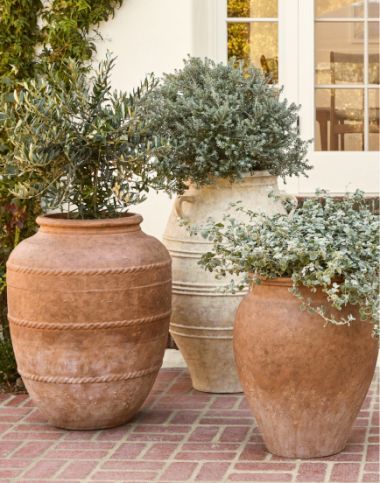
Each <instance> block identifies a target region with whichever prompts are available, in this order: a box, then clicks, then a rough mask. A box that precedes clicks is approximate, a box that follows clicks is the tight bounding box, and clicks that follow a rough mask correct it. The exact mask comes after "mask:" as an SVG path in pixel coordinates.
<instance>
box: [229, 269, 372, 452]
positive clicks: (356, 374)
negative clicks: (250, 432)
mask: <svg viewBox="0 0 380 483" xmlns="http://www.w3.org/2000/svg"><path fill="white" fill-rule="evenodd" d="M291 286H292V281H291V279H287V278H279V279H271V280H266V281H263V282H262V284H261V285H254V286H253V288H252V289H251V291H250V292H249V293H248V294H247V295H246V296H245V298H244V300H243V301H242V303H241V304H240V306H239V309H238V311H237V315H236V321H235V327H234V353H235V360H236V365H237V369H238V373H239V377H240V381H241V383H242V386H243V390H244V393H245V395H246V397H247V399H248V402H249V405H250V407H251V409H252V412H253V415H254V417H255V418H256V421H257V425H258V427H259V430H260V432H261V434H262V436H263V439H264V443H265V445H266V447H267V449H268V450H269V451H270V452H271V453H273V454H276V455H279V456H283V457H287V458H316V457H323V456H328V455H332V454H335V453H338V452H340V451H342V450H343V448H344V447H345V445H346V443H347V440H348V438H349V435H350V432H351V427H352V425H353V423H354V421H355V418H356V416H357V415H358V413H359V410H360V408H361V405H362V403H363V400H364V398H365V396H366V394H367V391H368V388H369V386H370V383H371V381H372V378H373V375H374V370H375V366H376V358H377V352H378V344H377V340H376V339H375V338H374V337H372V335H371V333H372V324H371V323H368V322H360V321H354V322H353V323H352V324H351V326H346V325H340V326H337V325H332V324H328V325H325V322H324V320H323V319H322V318H321V317H320V316H319V315H317V314H314V313H310V312H307V311H302V310H301V308H300V305H301V301H300V300H299V299H297V298H296V297H295V296H294V295H293V294H291V293H290V292H289V289H290V288H291ZM301 292H303V295H305V296H307V297H310V298H311V299H312V302H313V304H314V303H315V304H318V305H320V304H324V303H326V302H327V301H326V296H325V295H324V294H323V292H322V290H321V289H319V290H317V292H316V293H311V292H310V291H309V290H308V289H307V288H301ZM349 313H352V314H354V315H357V310H356V308H355V307H352V306H351V307H350V306H349V307H346V308H345V309H344V311H342V312H339V315H340V316H342V315H343V316H345V315H348V314H349ZM336 315H337V313H336ZM357 320H359V319H357Z"/></svg>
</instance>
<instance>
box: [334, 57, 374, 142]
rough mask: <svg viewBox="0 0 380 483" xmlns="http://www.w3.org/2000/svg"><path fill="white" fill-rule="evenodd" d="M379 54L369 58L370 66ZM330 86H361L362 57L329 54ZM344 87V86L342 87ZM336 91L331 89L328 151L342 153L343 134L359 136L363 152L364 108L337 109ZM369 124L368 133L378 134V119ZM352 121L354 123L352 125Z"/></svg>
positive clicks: (362, 79)
mask: <svg viewBox="0 0 380 483" xmlns="http://www.w3.org/2000/svg"><path fill="white" fill-rule="evenodd" d="M379 57H380V55H379V54H371V55H370V56H369V63H370V65H374V66H376V65H377V63H378V62H379ZM330 68H331V84H337V83H339V82H352V83H355V84H363V81H364V78H363V76H364V74H363V55H362V54H350V53H346V52H330ZM343 87H344V86H343ZM336 92H337V90H336V89H331V101H330V151H338V150H339V148H340V150H341V151H344V136H345V134H357V133H359V134H361V135H362V149H363V150H364V123H363V115H364V106H363V108H362V109H358V108H353V109H349V108H348V109H339V108H338V109H337V108H336ZM376 116H377V120H376V122H375V123H371V125H370V132H379V118H378V111H377V114H376ZM353 121H355V122H354V123H353ZM339 141H340V142H339Z"/></svg>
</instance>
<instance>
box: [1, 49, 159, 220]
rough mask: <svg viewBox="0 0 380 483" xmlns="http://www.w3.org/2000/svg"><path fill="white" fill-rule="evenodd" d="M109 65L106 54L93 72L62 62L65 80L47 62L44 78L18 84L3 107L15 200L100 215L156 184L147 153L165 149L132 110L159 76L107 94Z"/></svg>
mask: <svg viewBox="0 0 380 483" xmlns="http://www.w3.org/2000/svg"><path fill="white" fill-rule="evenodd" d="M113 64H114V61H113V59H111V58H107V60H105V61H104V62H101V63H100V65H99V69H98V70H97V71H96V72H95V73H94V75H93V76H91V75H90V74H88V73H87V72H86V71H85V70H84V69H83V68H82V66H81V64H80V63H78V62H75V61H66V75H65V78H64V79H62V76H61V75H60V74H59V73H58V74H57V73H56V71H55V69H54V66H50V68H48V70H47V72H46V74H45V75H44V76H39V77H37V79H33V80H31V81H29V82H24V83H22V84H21V89H19V90H18V91H15V93H14V102H9V103H7V104H5V107H6V111H5V112H4V113H2V116H3V118H4V119H5V126H6V130H7V137H8V141H9V143H10V145H11V148H12V149H11V150H10V152H9V156H8V159H7V161H6V167H7V168H8V170H7V172H6V176H8V177H9V178H10V179H15V178H16V179H18V180H19V182H18V183H17V185H16V186H15V193H16V194H17V196H18V197H19V198H24V199H25V198H27V199H32V198H38V199H40V198H41V197H43V202H44V207H45V209H61V211H66V212H68V213H69V214H70V216H71V217H79V218H103V217H113V216H117V215H118V214H119V213H120V212H123V211H125V210H126V209H127V208H128V207H129V206H130V205H133V204H136V203H139V202H141V201H143V200H144V198H145V195H144V194H145V193H146V192H147V191H148V190H149V188H150V187H155V188H159V187H160V183H159V180H158V178H157V177H156V176H155V172H154V170H153V168H152V163H151V158H152V157H153V156H155V155H157V154H159V153H160V152H161V150H164V148H162V147H159V146H158V141H157V139H156V138H154V137H153V136H152V135H151V133H150V131H149V130H148V129H147V126H146V125H145V122H144V118H143V117H141V116H138V115H137V114H136V108H135V105H136V102H138V100H139V99H140V98H141V97H142V96H144V95H146V94H147V93H149V91H151V90H152V88H153V87H154V86H155V82H156V81H155V80H154V78H153V77H149V78H147V79H146V80H145V81H144V83H143V84H142V85H141V87H140V88H138V89H137V90H136V91H134V92H133V94H131V95H127V94H126V93H123V92H116V91H115V92H112V91H111V82H110V74H111V70H112V67H113ZM14 117H16V119H18V120H19V121H18V122H17V124H16V125H15V122H14Z"/></svg>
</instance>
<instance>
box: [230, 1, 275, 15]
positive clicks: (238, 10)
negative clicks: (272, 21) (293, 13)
mask: <svg viewBox="0 0 380 483" xmlns="http://www.w3.org/2000/svg"><path fill="white" fill-rule="evenodd" d="M277 15H278V6H277V0H229V1H228V4H227V16H228V17H230V18H233V17H246V18H258V17H264V18H265V17H267V18H269V17H277Z"/></svg>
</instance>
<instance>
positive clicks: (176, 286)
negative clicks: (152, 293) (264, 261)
mask: <svg viewBox="0 0 380 483" xmlns="http://www.w3.org/2000/svg"><path fill="white" fill-rule="evenodd" d="M271 192H273V193H277V194H279V189H278V183H277V177H276V176H271V175H269V174H268V173H267V172H266V171H261V172H257V173H255V174H254V175H253V176H245V177H244V178H243V179H242V180H241V181H239V182H235V183H231V182H230V181H229V180H226V179H217V180H216V182H215V183H214V184H212V185H209V186H205V187H202V188H200V189H197V188H196V187H195V186H192V185H190V186H189V189H188V190H186V192H185V193H184V194H183V195H182V196H179V197H177V199H176V201H175V204H174V208H173V210H172V213H171V215H170V218H169V221H168V224H167V227H166V231H165V234H164V244H165V245H166V247H167V249H168V250H169V253H170V255H171V257H172V269H173V288H172V296H173V298H172V317H171V323H170V333H171V335H172V337H173V338H174V340H175V342H176V344H177V346H178V348H179V349H180V351H181V352H182V354H183V357H184V359H185V361H186V364H187V365H188V368H189V371H190V375H191V379H192V384H193V387H194V388H195V389H197V390H199V391H204V392H212V393H234V392H240V391H241V386H240V382H239V379H238V376H237V372H236V368H235V362H234V356H233V349H232V331H233V322H234V319H235V313H236V310H237V307H238V305H239V303H240V302H241V300H242V298H243V296H244V295H245V292H240V293H235V294H231V293H226V291H225V288H226V286H227V285H228V284H229V282H230V280H229V279H228V278H224V279H222V280H217V279H216V278H215V276H214V274H213V273H209V272H206V271H205V270H204V269H203V267H201V266H200V265H199V264H198V262H199V260H200V258H201V256H202V255H203V254H204V253H206V252H207V251H209V250H210V249H211V248H212V244H211V243H210V242H208V241H207V240H205V239H204V238H202V236H201V235H196V236H190V234H189V232H188V231H187V229H186V228H185V227H184V226H182V225H181V223H180V220H181V219H186V220H187V221H188V222H189V223H190V224H191V225H202V224H204V223H205V222H206V221H207V219H208V218H209V217H212V218H213V219H214V220H216V221H220V220H222V218H223V215H224V214H225V213H226V211H227V209H228V207H229V205H230V203H232V202H236V201H238V200H240V201H241V202H242V205H243V206H244V207H245V208H248V209H250V210H254V211H258V212H263V213H266V214H275V213H280V212H283V211H284V207H283V205H282V203H281V201H280V200H279V199H278V198H277V199H275V198H273V197H269V196H268V195H269V194H270V193H271ZM240 216H242V215H240Z"/></svg>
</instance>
